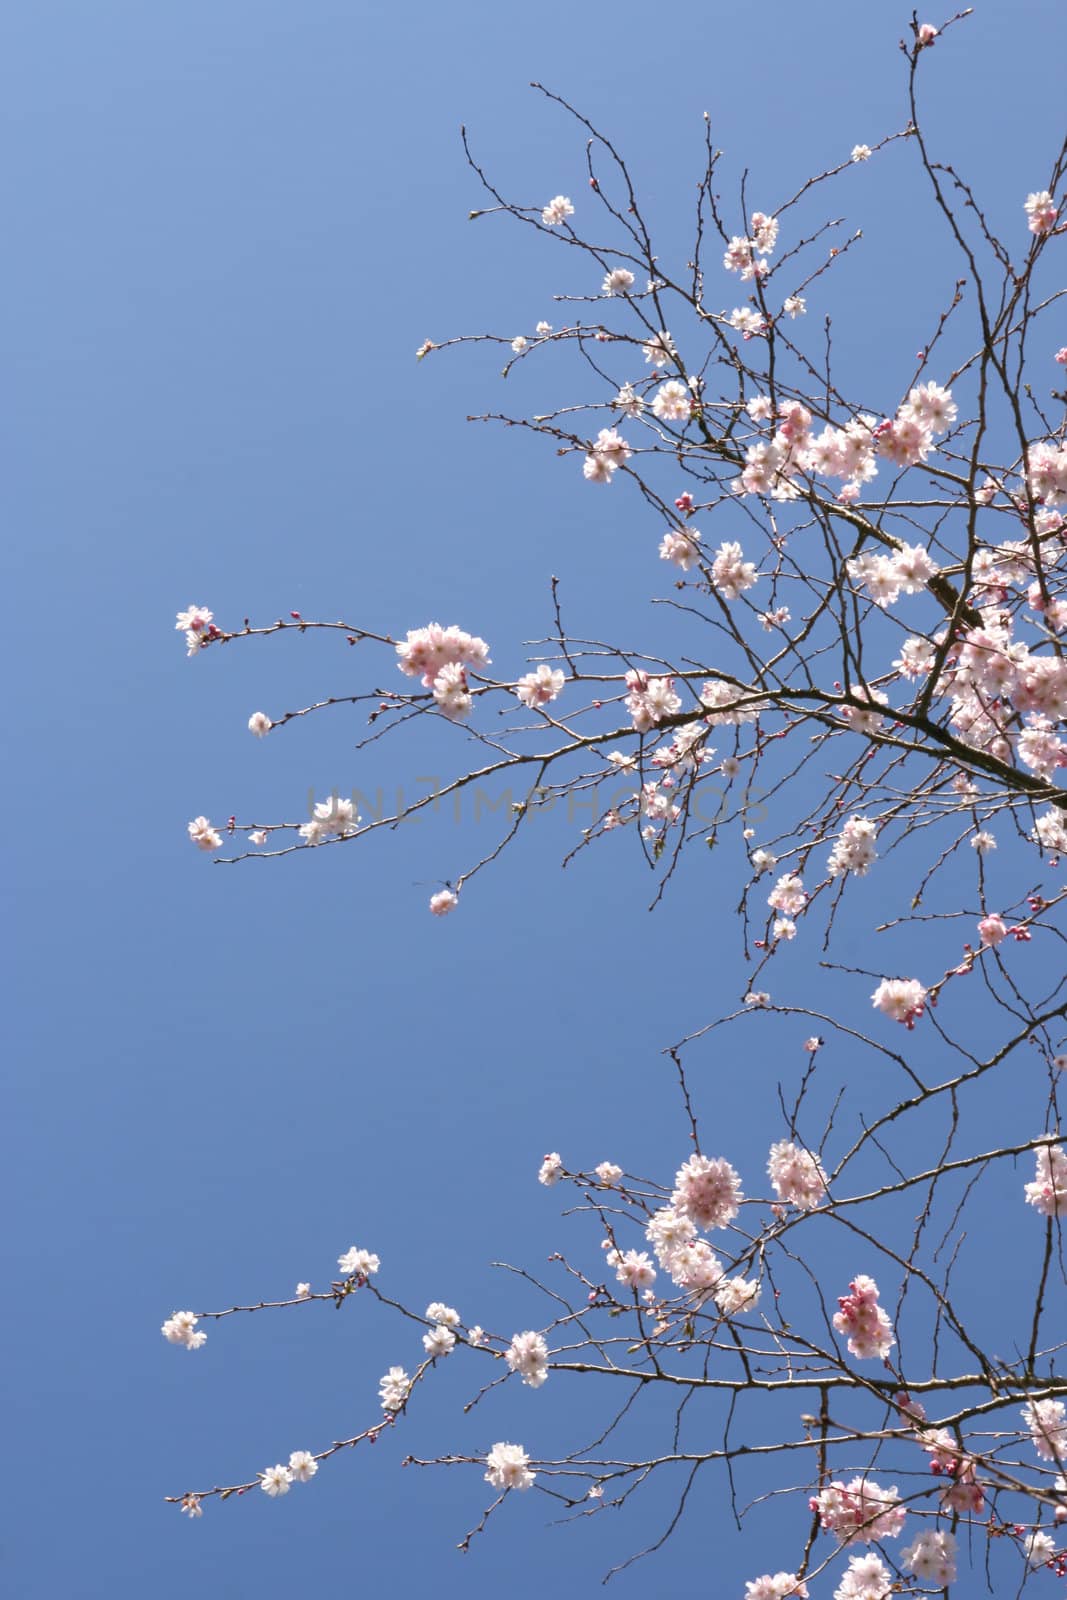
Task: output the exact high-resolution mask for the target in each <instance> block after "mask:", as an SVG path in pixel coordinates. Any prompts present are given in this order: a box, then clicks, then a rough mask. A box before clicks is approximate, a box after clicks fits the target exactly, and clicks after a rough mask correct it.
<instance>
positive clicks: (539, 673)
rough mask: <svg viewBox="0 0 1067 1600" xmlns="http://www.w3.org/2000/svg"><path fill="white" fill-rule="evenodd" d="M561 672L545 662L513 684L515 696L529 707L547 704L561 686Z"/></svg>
mask: <svg viewBox="0 0 1067 1600" xmlns="http://www.w3.org/2000/svg"><path fill="white" fill-rule="evenodd" d="M563 681H564V680H563V673H562V672H561V671H559V670H558V669H555V670H554V669H553V668H552V667H550V666H548V665H547V664H546V663H545V662H542V663H541V665H540V666H539V667H538V668H537V670H536V672H528V673H526V675H525V677H522V678H520V679H519V681H518V683H517V684H516V685H515V694H516V697H517V698H518V699H519V700H521V701H522V703H523V705H524V706H529V707H530V708H531V709H533V708H534V707H537V706H547V705H549V704H550V703H551V701H553V700H555V698H556V696H557V695H558V694H559V692H560V690H561V689H562V688H563Z"/></svg>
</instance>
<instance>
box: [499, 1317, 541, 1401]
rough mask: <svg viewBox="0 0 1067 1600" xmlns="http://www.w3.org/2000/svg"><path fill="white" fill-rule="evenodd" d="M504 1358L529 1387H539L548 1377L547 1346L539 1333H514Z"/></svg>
mask: <svg viewBox="0 0 1067 1600" xmlns="http://www.w3.org/2000/svg"><path fill="white" fill-rule="evenodd" d="M504 1359H505V1361H506V1362H507V1364H508V1366H509V1367H510V1368H511V1371H512V1372H517V1373H518V1374H519V1376H520V1378H521V1379H522V1381H523V1383H525V1384H528V1385H529V1387H530V1388H531V1389H539V1388H540V1387H541V1385H542V1384H543V1383H544V1381H545V1379H546V1378H547V1377H548V1346H547V1345H546V1343H545V1341H544V1339H542V1337H541V1335H540V1334H539V1333H534V1332H532V1331H527V1332H526V1333H517V1334H515V1336H514V1338H513V1339H512V1341H511V1343H510V1345H509V1346H508V1348H507V1349H506V1350H505V1352H504Z"/></svg>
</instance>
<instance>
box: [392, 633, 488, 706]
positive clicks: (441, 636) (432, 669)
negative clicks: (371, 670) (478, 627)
mask: <svg viewBox="0 0 1067 1600" xmlns="http://www.w3.org/2000/svg"><path fill="white" fill-rule="evenodd" d="M396 653H397V655H398V656H399V657H400V661H399V663H398V665H399V667H400V670H401V672H403V673H405V674H406V675H407V676H408V677H409V678H421V680H422V682H423V684H424V685H425V687H426V688H427V689H432V690H433V697H434V700H435V701H436V703H437V705H438V706H439V708H440V709H441V711H443V712H444V714H445V716H446V717H450V718H452V719H453V720H454V721H458V720H459V719H460V718H462V717H465V716H467V715H468V714H469V712H470V709H471V703H472V701H471V693H470V687H469V685H468V682H467V668H468V667H469V666H472V667H484V666H487V665H489V646H488V645H487V644H486V642H485V640H484V639H479V638H477V637H476V636H475V635H473V634H469V633H465V632H464V631H463V629H462V628H457V627H456V625H455V624H454V623H453V624H452V625H451V626H450V627H448V628H443V627H442V626H441V624H440V623H439V622H431V623H430V624H429V625H428V626H427V627H425V628H412V629H409V630H408V635H407V638H406V639H404V640H403V641H402V643H400V644H398V645H397V647H396Z"/></svg>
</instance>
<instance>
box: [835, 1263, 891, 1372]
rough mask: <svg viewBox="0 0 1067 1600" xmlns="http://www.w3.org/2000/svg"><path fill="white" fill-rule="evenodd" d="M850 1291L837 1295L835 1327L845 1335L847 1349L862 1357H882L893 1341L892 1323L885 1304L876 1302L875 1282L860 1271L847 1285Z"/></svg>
mask: <svg viewBox="0 0 1067 1600" xmlns="http://www.w3.org/2000/svg"><path fill="white" fill-rule="evenodd" d="M848 1287H849V1292H848V1294H846V1295H841V1296H840V1297H839V1298H838V1302H837V1303H838V1305H839V1306H840V1308H841V1309H840V1310H839V1311H836V1312H835V1313H834V1319H833V1322H834V1327H835V1328H836V1329H837V1331H838V1333H844V1334H847V1335H848V1348H849V1351H850V1352H851V1354H852V1355H854V1356H859V1358H860V1359H861V1360H871V1359H873V1358H874V1357H876V1356H877V1357H880V1358H881V1359H883V1360H884V1359H885V1357H886V1356H888V1354H889V1352H890V1350H891V1349H892V1348H893V1346H894V1345H895V1344H896V1342H897V1341H896V1340H895V1339H894V1337H893V1324H892V1323H891V1322H890V1320H889V1317H888V1314H887V1313H886V1311H885V1309H884V1307H882V1306H880V1305H879V1304H878V1285H877V1284H876V1283H875V1281H874V1279H873V1278H869V1277H868V1276H867V1275H866V1274H865V1273H860V1275H859V1276H858V1277H857V1278H854V1279H853V1280H852V1282H851V1283H850V1284H849V1286H848Z"/></svg>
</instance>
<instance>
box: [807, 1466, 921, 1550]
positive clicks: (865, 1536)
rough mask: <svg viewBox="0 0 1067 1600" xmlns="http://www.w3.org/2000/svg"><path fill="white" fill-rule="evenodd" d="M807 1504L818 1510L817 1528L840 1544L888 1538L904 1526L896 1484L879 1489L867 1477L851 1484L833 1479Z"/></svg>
mask: <svg viewBox="0 0 1067 1600" xmlns="http://www.w3.org/2000/svg"><path fill="white" fill-rule="evenodd" d="M810 1505H811V1509H812V1510H813V1511H815V1512H817V1513H818V1517H819V1525H820V1527H822V1528H823V1529H825V1530H826V1531H827V1532H829V1533H835V1534H836V1535H837V1537H838V1538H839V1539H840V1541H841V1543H842V1544H843V1545H846V1544H873V1543H874V1542H875V1540H876V1539H892V1538H893V1537H895V1535H896V1534H898V1533H899V1532H900V1530H901V1528H902V1527H903V1526H904V1518H905V1517H906V1515H907V1512H906V1510H905V1508H904V1507H903V1506H902V1505H901V1503H900V1497H899V1496H898V1494H897V1491H896V1485H895V1484H894V1486H893V1488H892V1489H883V1488H881V1487H880V1486H879V1485H878V1484H877V1483H875V1482H874V1480H873V1479H871V1478H853V1479H852V1482H851V1483H838V1482H836V1481H835V1482H834V1483H831V1484H830V1485H829V1487H828V1488H826V1489H822V1490H820V1492H819V1493H818V1494H817V1495H813V1496H812V1499H811V1501H810Z"/></svg>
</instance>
